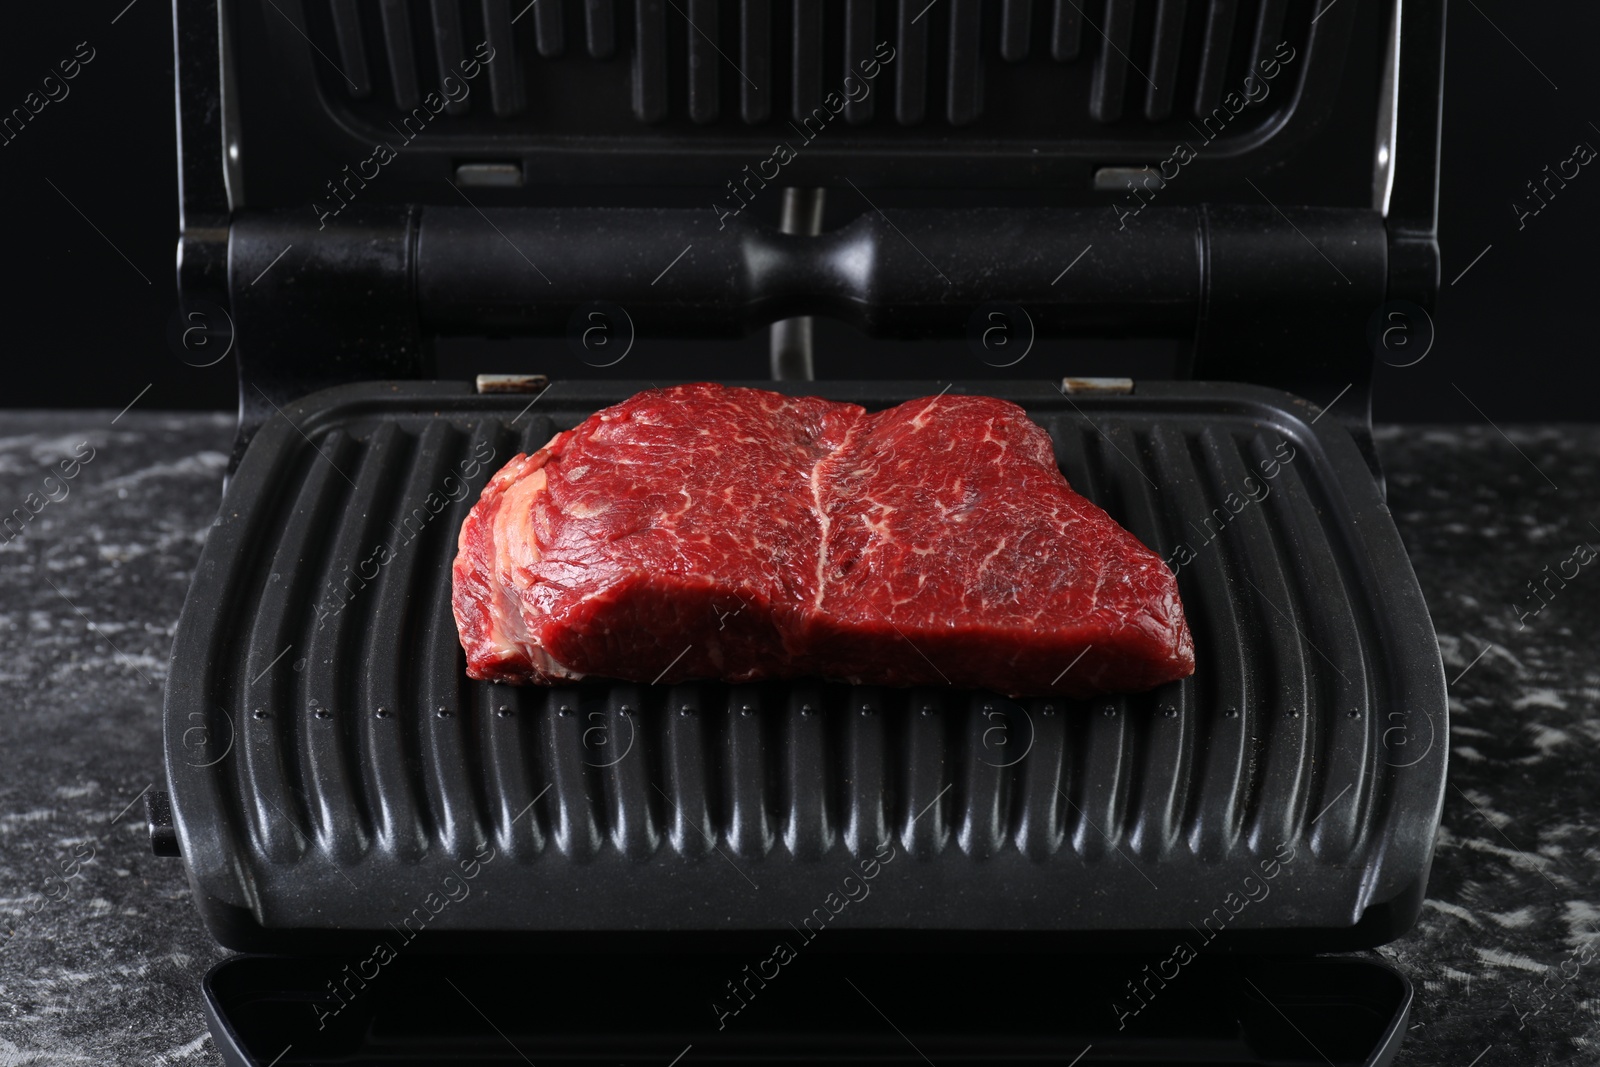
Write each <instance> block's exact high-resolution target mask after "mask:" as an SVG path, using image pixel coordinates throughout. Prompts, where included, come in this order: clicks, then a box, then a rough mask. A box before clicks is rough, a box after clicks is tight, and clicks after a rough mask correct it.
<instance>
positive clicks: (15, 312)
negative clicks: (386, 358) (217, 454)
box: [0, 0, 1600, 422]
mask: <svg viewBox="0 0 1600 1067" xmlns="http://www.w3.org/2000/svg"><path fill="white" fill-rule="evenodd" d="M1530 12H1531V9H1529V8H1528V7H1526V6H1525V5H1519V4H1515V3H1512V2H1511V0H1458V2H1457V3H1455V4H1453V5H1452V8H1451V10H1450V15H1449V35H1448V55H1447V60H1446V73H1445V125H1444V146H1443V163H1442V169H1441V185H1442V192H1441V209H1440V245H1441V249H1442V256H1443V267H1442V279H1441V284H1442V292H1441V295H1440V299H1439V306H1438V308H1437V311H1436V313H1435V315H1434V318H1435V322H1436V326H1437V332H1438V335H1437V340H1436V343H1435V345H1434V347H1433V349H1432V351H1431V352H1430V353H1429V355H1428V356H1427V358H1426V359H1424V360H1423V361H1422V362H1421V363H1419V364H1417V365H1415V366H1410V367H1405V368H1394V367H1388V366H1383V365H1380V366H1379V367H1378V371H1377V382H1376V391H1375V400H1374V415H1375V417H1376V418H1377V419H1378V420H1380V421H1476V420H1478V419H1480V418H1482V417H1488V418H1490V419H1492V420H1494V421H1495V422H1516V421H1522V422H1531V421H1551V420H1592V419H1594V418H1595V416H1596V406H1595V404H1594V402H1593V399H1592V397H1593V396H1594V393H1595V389H1596V386H1597V385H1600V367H1597V365H1596V363H1595V361H1594V360H1593V359H1591V358H1589V352H1590V351H1592V347H1593V346H1592V342H1591V340H1590V336H1591V332H1592V323H1593V321H1594V310H1595V307H1594V305H1595V303H1596V296H1595V294H1593V293H1592V292H1591V290H1592V289H1593V287H1594V282H1595V279H1596V277H1597V272H1596V270H1595V269H1594V268H1593V266H1592V265H1591V264H1592V262H1593V258H1594V254H1595V247H1594V235H1595V233H1596V232H1597V230H1596V222H1597V221H1600V176H1596V177H1590V176H1589V173H1588V171H1589V170H1590V169H1593V168H1586V169H1585V170H1584V171H1583V172H1582V173H1580V175H1579V177H1578V178H1577V179H1575V180H1573V181H1572V182H1570V183H1569V184H1568V187H1567V188H1566V189H1564V190H1562V191H1561V193H1560V195H1559V196H1558V197H1557V198H1556V199H1554V200H1552V201H1551V203H1550V204H1549V206H1548V207H1547V208H1546V209H1545V210H1544V211H1543V212H1541V213H1540V214H1539V215H1538V216H1537V217H1530V218H1528V219H1526V220H1525V228H1523V229H1522V230H1520V231H1519V230H1518V222H1517V217H1516V215H1515V213H1514V212H1513V210H1512V203H1513V201H1514V200H1516V199H1518V197H1519V194H1520V195H1522V196H1525V195H1526V193H1525V190H1524V184H1525V183H1526V182H1527V181H1529V180H1530V179H1533V178H1535V177H1537V176H1539V175H1540V172H1541V170H1542V168H1543V167H1544V166H1545V165H1546V164H1549V165H1552V166H1553V165H1555V164H1556V163H1558V162H1560V161H1561V160H1564V159H1566V158H1568V157H1569V156H1571V154H1572V149H1573V146H1574V145H1575V144H1576V143H1577V142H1579V141H1588V142H1589V143H1590V144H1592V145H1595V146H1597V147H1600V127H1597V126H1595V125H1594V124H1593V123H1595V122H1600V107H1596V106H1595V104H1596V102H1597V94H1596V89H1597V86H1600V76H1597V73H1596V65H1595V63H1594V60H1593V57H1592V55H1590V54H1589V53H1590V52H1591V51H1592V45H1593V42H1594V41H1595V40H1597V39H1600V7H1596V6H1594V5H1578V4H1562V5H1549V6H1541V7H1540V8H1539V9H1538V14H1537V16H1534V15H1532V14H1531V13H1530ZM11 18H12V22H11V24H10V26H9V27H8V29H9V32H8V33H7V34H5V35H4V38H3V40H0V71H3V72H4V73H3V74H0V111H9V110H10V108H11V107H13V106H18V105H20V104H21V101H22V98H23V97H24V96H25V95H26V94H27V93H28V92H29V91H31V90H34V89H36V88H37V87H38V84H39V81H40V79H41V78H43V77H44V75H45V74H46V73H48V72H50V71H51V70H52V69H53V68H54V67H55V65H56V63H57V61H58V60H61V59H65V58H68V57H70V56H71V55H72V54H73V52H74V49H75V48H76V47H77V45H78V43H79V42H80V41H87V42H88V43H89V44H90V46H92V47H93V48H94V49H95V53H96V54H95V58H94V60H93V62H92V63H90V64H89V65H87V66H86V67H84V69H83V71H82V72H81V73H80V75H79V76H78V77H77V78H76V79H75V80H74V81H72V82H71V83H69V84H70V86H71V93H70V95H69V96H68V97H67V98H65V99H64V100H61V101H59V102H55V103H52V104H50V105H49V106H48V107H47V108H46V109H45V111H44V112H43V113H42V114H40V115H39V116H38V117H37V118H36V119H35V121H34V122H32V123H30V124H29V125H28V126H27V127H26V128H25V129H24V131H23V132H22V134H21V135H20V136H19V137H17V138H16V140H15V141H13V142H12V143H10V144H6V145H0V195H3V197H4V202H5V203H6V205H7V206H8V208H9V211H8V219H7V222H8V225H7V227H6V238H5V241H4V245H3V247H4V253H3V254H4V257H5V267H6V270H5V286H4V294H5V295H4V298H3V299H4V306H5V310H6V315H5V321H6V328H7V336H8V338H9V339H10V349H11V351H10V359H9V360H8V364H9V365H8V367H7V369H6V374H5V376H4V383H5V384H4V386H3V387H0V389H3V392H0V406H6V407H22V406H48V407H90V406H94V407H111V408H120V407H121V406H123V405H124V404H126V403H128V402H129V401H130V400H132V399H133V398H134V397H135V396H136V395H137V394H139V392H140V390H142V389H143V388H144V387H145V386H146V385H147V384H149V385H151V388H150V390H149V392H148V393H147V394H145V396H144V397H143V399H142V400H141V407H149V408H196V407H198V408H205V407H214V408H225V407H231V406H232V405H233V403H234V392H235V389H234V367H233V361H232V360H231V359H227V360H224V361H222V362H221V363H219V364H217V365H215V366H212V367H209V368H203V369H200V368H194V367H191V366H188V365H186V364H185V363H183V362H182V361H180V360H179V359H178V358H177V356H176V355H174V354H173V352H172V350H171V348H170V347H169V345H168V342H167V326H168V320H169V319H170V317H171V316H172V314H173V311H174V308H175V303H176V294H175V288H174V269H173V259H174V250H175V247H176V238H177V184H176V164H175V154H176V149H175V141H174V119H173V90H172V13H171V8H170V5H169V4H168V3H166V2H164V0H134V2H133V3H132V4H131V5H128V4H127V0H94V2H92V3H84V4H72V5H65V4H62V5H29V6H27V7H25V8H22V9H19V10H17V11H14V12H12V13H11ZM113 19H115V20H116V21H115V22H113V21H112V20H113ZM1591 185H1592V186H1594V188H1593V189H1591V188H1590V186H1591ZM1485 247H1489V250H1488V252H1487V253H1486V254H1484V255H1483V257H1482V259H1480V260H1478V261H1477V262H1476V263H1473V260H1474V257H1477V256H1478V255H1479V253H1480V252H1483V250H1484V249H1485ZM1469 264H1470V265H1471V268H1470V270H1469V271H1468V272H1467V273H1466V274H1465V275H1464V276H1462V272H1463V271H1464V270H1467V268H1468V267H1469ZM1458 277H1459V280H1457V279H1458ZM553 343H555V344H558V345H559V342H553ZM468 351H469V352H470V350H468ZM536 351H537V348H535V347H532V346H530V347H529V348H527V349H524V350H522V354H521V355H520V356H519V357H518V358H517V359H516V360H515V361H514V362H516V364H517V365H515V366H504V365H496V366H477V365H469V364H470V363H471V358H470V356H469V357H468V358H466V359H463V358H462V357H461V356H460V354H459V352H458V353H457V355H456V357H455V358H447V359H445V360H444V361H443V362H442V363H441V373H455V372H457V371H467V370H551V371H556V372H558V373H559V372H560V371H562V370H563V369H564V368H562V367H558V366H553V365H551V366H527V365H523V364H524V363H525V362H526V361H527V360H529V359H535V358H537V357H535V356H531V355H530V354H529V353H532V352H536ZM685 351H687V352H691V353H694V354H695V358H697V359H702V357H703V359H702V361H703V362H704V364H705V367H704V369H703V370H701V371H700V372H699V373H700V374H701V375H704V376H711V375H714V374H730V373H732V374H736V375H737V376H742V377H752V378H755V377H762V376H763V375H764V373H765V368H766V339H765V335H764V334H763V335H759V336H754V337H751V338H747V339H745V340H744V341H732V342H714V343H707V344H705V345H702V346H696V347H693V348H689V349H685ZM917 352H918V354H919V356H920V357H921V358H919V359H918V361H917V365H918V366H919V367H922V368H928V367H929V366H930V365H931V364H930V359H932V360H939V359H942V360H944V361H945V362H946V363H948V368H947V369H944V368H941V369H939V370H937V371H935V373H932V374H929V373H927V372H926V370H925V369H924V372H923V373H921V374H918V375H917V376H919V377H934V376H939V375H940V374H946V375H952V376H963V377H973V376H979V375H981V374H982V373H983V368H982V367H981V366H980V365H977V364H976V363H975V361H974V360H973V357H972V356H971V354H970V353H968V352H967V350H966V347H965V345H964V344H963V343H962V342H960V341H950V342H939V343H937V344H936V345H934V346H932V347H930V346H928V345H922V346H921V347H919V348H918V350H917ZM875 353H876V354H879V355H890V353H888V352H886V351H885V350H883V349H881V348H878V347H876V346H874V345H872V344H870V343H868V342H865V341H862V340H860V339H858V338H856V337H855V336H853V335H852V333H851V331H850V330H849V329H848V328H846V327H843V326H839V325H837V324H827V323H824V324H820V325H819V346H818V357H817V362H818V373H819V375H820V376H828V375H831V374H837V375H845V374H849V375H851V376H857V377H859V376H862V370H861V368H862V366H863V365H864V364H865V363H866V362H867V361H870V360H872V359H873V358H874V355H875ZM905 354H906V353H905V352H904V350H902V351H900V352H899V353H897V354H896V355H895V356H891V358H889V359H886V360H883V363H882V366H883V370H884V371H885V373H883V374H874V375H872V376H880V377H892V376H894V374H893V371H894V370H895V366H894V365H895V364H897V363H903V362H904V356H905ZM1162 354H1163V353H1162V351H1161V350H1159V349H1158V350H1156V351H1155V352H1154V353H1153V355H1154V357H1155V358H1154V359H1153V360H1152V358H1151V357H1152V352H1150V351H1146V352H1143V353H1142V354H1140V353H1128V352H1126V351H1125V350H1124V349H1122V348H1119V347H1114V346H1111V345H1108V344H1104V343H1097V342H1094V341H1086V342H1058V343H1056V344H1054V345H1052V346H1050V347H1049V348H1048V349H1042V350H1040V351H1039V352H1037V353H1036V354H1035V355H1034V356H1033V358H1032V360H1030V362H1037V364H1038V366H1039V368H1040V371H1041V372H1042V373H1052V374H1053V373H1064V372H1072V373H1112V372H1115V371H1117V370H1119V369H1120V370H1123V371H1124V372H1126V373H1130V374H1133V375H1135V376H1138V375H1140V374H1147V373H1150V369H1149V368H1150V367H1151V366H1152V365H1159V364H1160V362H1161V359H1160V357H1161V356H1162ZM445 355H446V356H449V355H450V354H449V353H445ZM553 358H554V357H553ZM562 359H563V361H570V362H571V363H573V364H574V365H575V366H581V365H579V364H576V361H575V360H567V359H566V357H562ZM746 366H748V370H747V371H745V372H744V373H742V374H740V373H738V372H737V371H730V370H729V369H728V368H732V367H739V368H744V367H746ZM1047 368H1048V369H1047ZM687 370H688V367H687V365H686V371H687ZM1467 396H1470V397H1471V398H1472V400H1473V401H1475V402H1476V403H1477V405H1479V406H1480V407H1481V408H1482V413H1481V414H1480V413H1479V412H1478V411H1475V410H1474V408H1473V404H1472V403H1471V402H1469V401H1468V400H1467V399H1466V397H1467Z"/></svg>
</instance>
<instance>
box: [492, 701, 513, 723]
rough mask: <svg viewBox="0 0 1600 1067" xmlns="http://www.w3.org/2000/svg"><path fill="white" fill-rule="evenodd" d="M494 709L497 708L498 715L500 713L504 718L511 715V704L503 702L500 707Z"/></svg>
mask: <svg viewBox="0 0 1600 1067" xmlns="http://www.w3.org/2000/svg"><path fill="white" fill-rule="evenodd" d="M494 710H495V713H496V714H497V715H499V716H500V717H501V718H502V719H509V718H510V717H511V705H510V704H501V705H500V706H499V707H498V708H495V709H494Z"/></svg>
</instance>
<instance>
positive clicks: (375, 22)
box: [307, 0, 1311, 137]
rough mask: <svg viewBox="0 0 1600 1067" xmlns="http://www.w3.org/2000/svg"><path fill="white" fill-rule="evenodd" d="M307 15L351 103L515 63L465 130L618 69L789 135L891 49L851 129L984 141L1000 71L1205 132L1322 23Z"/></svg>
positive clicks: (1296, 14) (631, 9) (709, 112)
mask: <svg viewBox="0 0 1600 1067" xmlns="http://www.w3.org/2000/svg"><path fill="white" fill-rule="evenodd" d="M307 2H308V7H309V8H311V9H313V10H308V16H309V22H310V26H311V29H312V36H311V38H310V39H311V40H312V41H313V42H314V43H316V44H317V45H318V46H319V47H321V48H322V49H323V50H324V52H325V54H326V55H328V56H336V57H337V59H338V64H337V66H338V71H337V72H335V73H334V74H333V76H332V78H331V80H330V81H329V82H328V84H329V86H330V88H332V89H333V90H334V91H336V92H338V91H341V90H342V93H343V95H346V96H347V97H348V98H349V99H352V100H368V99H375V100H379V101H381V102H382V103H384V104H385V105H390V106H393V107H397V108H399V109H400V110H401V111H410V110H411V109H413V108H415V107H416V106H417V105H418V102H419V101H420V100H421V98H422V95H423V94H424V93H426V92H428V91H429V90H438V89H439V88H440V87H441V84H442V81H443V78H444V76H445V75H446V74H449V73H451V72H456V71H457V70H458V66H459V63H460V61H461V60H462V58H463V57H464V56H469V55H471V54H472V52H473V46H475V45H476V44H477V43H478V42H486V43H487V44H488V45H489V46H490V47H492V48H493V49H494V52H495V55H496V56H497V57H502V56H503V57H505V60H504V61H503V62H502V61H501V60H500V59H499V58H497V59H496V62H495V63H494V64H491V65H490V68H489V70H490V79H489V91H488V93H487V94H485V96H484V97H480V98H479V99H482V101H483V102H482V103H478V102H476V101H475V100H473V99H467V100H461V101H458V102H455V103H452V104H451V106H450V107H449V109H448V110H449V113H450V114H452V115H462V114H468V113H472V112H474V111H476V112H478V113H491V114H493V115H495V116H498V117H500V118H510V117H513V116H528V115H530V113H532V117H534V118H537V117H538V115H539V114H540V113H542V112H545V111H548V109H549V108H551V107H553V106H560V105H561V101H560V100H559V99H553V98H552V99H540V98H539V96H538V95H537V93H536V92H535V91H531V89H532V87H533V86H535V85H537V84H542V82H540V80H539V79H538V78H537V77H536V72H537V70H538V69H539V67H540V65H541V64H543V65H546V66H548V65H549V64H551V63H554V62H557V61H560V62H561V63H562V64H563V65H564V67H565V69H567V70H568V71H569V73H570V72H571V71H572V67H573V66H574V65H575V64H579V63H584V64H590V65H594V64H599V63H607V62H615V63H616V64H618V65H619V66H622V65H625V74H626V77H627V79H628V81H629V86H630V90H631V112H632V117H633V118H634V119H636V120H637V121H639V122H645V123H655V122H660V121H662V120H663V119H666V118H668V117H669V116H676V117H688V118H689V119H691V120H692V121H693V122H695V123H699V124H707V123H716V122H719V121H721V122H727V123H734V124H744V125H758V124H762V123H769V122H771V123H773V124H775V125H776V126H777V128H779V129H782V128H784V127H783V125H782V123H781V121H780V120H783V119H793V120H794V121H796V122H798V121H801V120H803V119H804V118H805V117H806V116H808V115H810V114H811V113H812V111H813V109H814V108H816V107H818V106H820V105H821V104H822V102H823V98H824V95H825V94H827V93H829V92H833V91H838V92H840V93H841V94H843V93H844V92H845V91H846V89H847V88H848V86H846V85H845V83H844V79H845V77H846V75H851V76H853V77H856V78H859V77H860V75H861V73H862V68H861V63H862V61H863V60H868V59H871V58H872V57H873V56H874V54H875V50H876V49H877V47H878V46H879V44H880V43H881V44H884V45H888V46H890V47H892V48H893V50H894V52H893V55H894V58H893V60H892V62H891V63H890V64H888V65H887V66H885V68H884V69H885V70H886V71H889V77H888V78H886V79H884V80H885V81H886V82H890V83H892V85H891V84H885V85H881V86H878V87H876V88H877V91H875V92H873V93H872V94H871V95H870V96H867V97H866V98H864V99H861V100H859V101H853V102H851V103H850V104H849V105H848V106H847V107H846V109H845V118H846V121H847V122H848V123H850V124H851V125H862V124H867V123H873V122H877V123H886V124H899V125H902V126H912V125H917V124H920V123H923V122H937V123H940V124H942V125H947V126H957V127H959V126H967V125H970V124H973V123H978V122H979V121H980V120H981V119H983V118H984V116H985V114H986V111H987V108H986V101H985V92H984V90H985V86H986V83H987V82H988V81H990V73H991V68H995V67H1002V66H1007V65H1009V66H1017V65H1037V66H1041V67H1043V68H1046V69H1048V68H1051V67H1055V68H1071V69H1077V68H1081V69H1082V70H1083V71H1084V72H1085V77H1086V78H1087V82H1086V83H1085V82H1084V81H1082V80H1080V79H1078V78H1076V77H1063V78H1058V79H1056V80H1055V81H1054V82H1052V83H1051V84H1054V85H1055V86H1056V90H1057V94H1058V95H1057V97H1056V99H1054V100H1053V101H1051V102H1050V103H1049V104H1048V106H1044V107H1041V104H1043V103H1044V102H1043V101H1039V100H1030V101H1028V106H1029V107H1030V108H1032V109H1034V110H1035V111H1037V112H1042V113H1050V112H1056V111H1061V110H1070V111H1074V112H1076V114H1077V115H1079V116H1083V117H1086V118H1088V119H1090V120H1092V122H1093V123H1097V124H1105V123H1115V122H1119V121H1121V120H1124V119H1127V120H1132V121H1136V122H1148V123H1155V122H1163V121H1165V120H1168V119H1175V118H1182V119H1189V118H1197V117H1203V116H1206V115H1209V114H1210V113H1211V112H1212V110H1213V109H1214V108H1216V107H1217V106H1218V104H1219V102H1221V100H1222V99H1223V96H1224V94H1225V93H1226V92H1227V91H1228V90H1230V89H1235V88H1237V89H1239V91H1240V92H1243V89H1244V87H1243V81H1244V78H1245V76H1246V75H1248V74H1251V73H1252V72H1254V73H1255V74H1256V75H1257V76H1258V77H1259V75H1260V69H1259V66H1258V64H1259V62H1260V61H1262V60H1265V59H1270V58H1271V57H1272V56H1273V53H1274V49H1275V48H1276V47H1277V46H1278V45H1279V43H1280V42H1282V43H1283V44H1285V45H1287V46H1288V47H1290V48H1292V49H1294V53H1295V55H1297V56H1301V55H1303V51H1304V49H1305V48H1306V47H1307V44H1308V40H1309V37H1310V31H1311V11H1310V8H1307V7H1304V6H1301V5H1290V4H1288V3H1287V2H1286V0H1201V2H1195V3H1189V2H1188V0H1039V2H1038V3H1034V2H1032V0H1003V2H1002V3H992V4H984V3H981V2H980V0H942V2H938V3H929V2H928V0H882V2H879V0H843V2H842V3H828V4H824V3H822V2H821V0H790V2H789V3H777V4H775V3H772V2H771V0H728V2H726V3H719V2H718V0H680V2H678V3H672V2H670V0H627V2H618V0H539V2H538V3H528V2H527V0H481V3H473V2H470V0H468V2H462V0H380V2H378V3H376V4H361V3H357V0H307ZM886 54H887V53H884V55H886ZM1286 54H1287V53H1286ZM878 58H880V59H881V58H883V55H879V57H878ZM1301 62H1302V64H1303V59H1302V60H1301ZM617 73H619V74H620V73H623V71H622V70H619V71H618V72H617ZM1297 74H1298V72H1296V76H1297ZM339 75H342V77H340V76H339ZM858 91H859V90H852V92H858ZM1289 95H1291V94H1290V92H1289V91H1287V90H1285V92H1284V94H1283V97H1282V98H1281V99H1287V97H1288V96H1289ZM1002 105H1003V106H1002V110H1010V107H1009V106H1005V101H1002ZM1258 124H1259V125H1266V124H1267V120H1266V119H1265V118H1263V119H1261V120H1260V122H1259V123H1258ZM1184 136H1185V137H1187V136H1188V134H1187V133H1185V134H1184Z"/></svg>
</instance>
